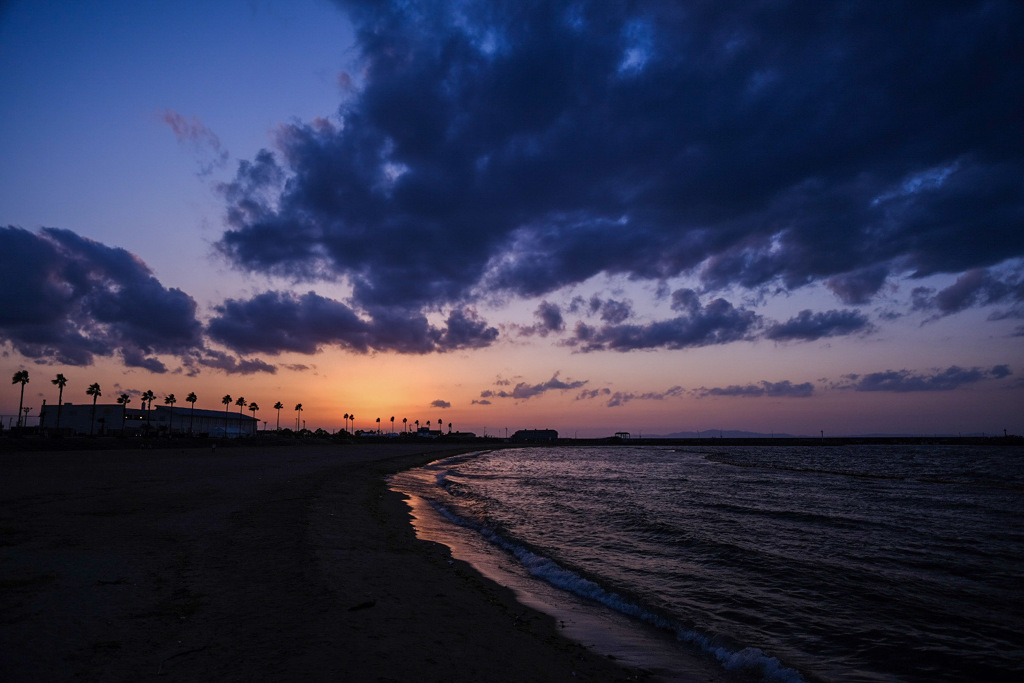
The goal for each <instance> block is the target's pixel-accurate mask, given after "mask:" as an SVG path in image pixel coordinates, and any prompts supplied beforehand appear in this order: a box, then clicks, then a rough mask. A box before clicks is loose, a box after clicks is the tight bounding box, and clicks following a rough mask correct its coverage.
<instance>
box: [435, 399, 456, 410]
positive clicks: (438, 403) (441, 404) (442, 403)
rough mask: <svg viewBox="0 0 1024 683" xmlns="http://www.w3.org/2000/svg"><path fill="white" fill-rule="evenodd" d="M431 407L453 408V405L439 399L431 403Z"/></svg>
mask: <svg viewBox="0 0 1024 683" xmlns="http://www.w3.org/2000/svg"><path fill="white" fill-rule="evenodd" d="M430 407H431V408H451V407H452V404H451V403H449V402H448V401H445V400H442V399H437V400H434V401H431V402H430Z"/></svg>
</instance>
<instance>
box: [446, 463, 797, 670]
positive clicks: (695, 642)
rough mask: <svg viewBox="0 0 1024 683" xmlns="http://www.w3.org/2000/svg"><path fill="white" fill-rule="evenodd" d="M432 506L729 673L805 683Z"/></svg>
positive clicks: (544, 575) (555, 581)
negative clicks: (670, 636)
mask: <svg viewBox="0 0 1024 683" xmlns="http://www.w3.org/2000/svg"><path fill="white" fill-rule="evenodd" d="M446 474H448V473H447V472H443V473H441V474H439V475H438V483H439V484H442V482H444V481H445V475H446ZM429 503H430V505H431V506H432V507H433V508H434V509H435V510H436V511H437V512H438V514H440V515H442V516H443V517H444V518H445V519H447V520H448V521H449V522H451V523H452V524H455V525H457V526H460V527H462V528H465V529H470V530H472V531H474V532H476V533H478V534H479V535H480V536H482V537H483V538H484V539H486V540H487V541H488V542H489V543H490V544H491V545H494V546H495V547H497V548H500V549H502V550H504V551H505V552H507V553H509V554H511V555H512V556H513V557H515V558H516V560H517V561H518V562H519V563H520V564H521V565H522V566H523V567H524V568H525V569H526V570H527V571H528V572H529V573H530V574H531V575H532V576H534V577H536V578H538V579H540V580H542V581H544V582H546V583H548V584H550V585H552V586H554V587H556V588H559V589H561V590H564V591H567V592H570V593H572V594H574V595H577V596H579V597H582V598H585V599H588V600H592V601H594V602H597V603H600V604H602V605H604V606H605V607H608V608H610V609H613V610H615V611H616V612H619V613H621V614H625V615H627V616H629V617H633V618H636V619H639V620H641V621H643V622H645V623H647V624H650V625H651V626H655V627H657V628H659V629H662V630H665V631H669V632H671V633H672V634H674V635H675V637H676V639H677V640H678V641H680V642H682V643H686V644H688V645H690V646H694V647H696V648H698V649H699V650H700V651H702V652H704V653H706V654H708V655H711V656H712V657H714V658H715V659H716V660H718V662H719V663H720V664H721V665H722V666H723V667H724V668H725V669H727V670H729V671H736V672H744V673H753V674H756V675H759V676H760V677H761V678H762V680H766V681H779V682H780V683H803V681H804V679H803V677H802V676H801V674H800V672H798V671H796V670H795V669H792V668H789V667H786V666H784V665H783V664H782V663H781V662H780V661H779V660H778V659H777V658H775V657H772V656H770V655H768V654H765V653H764V652H763V651H762V650H760V649H759V648H755V647H744V648H738V649H737V648H733V647H730V646H728V645H723V644H722V643H721V642H720V639H718V638H716V637H712V636H708V635H706V634H703V633H700V632H698V631H696V630H694V629H690V628H686V627H683V626H680V625H679V624H677V623H674V622H672V621H670V620H668V619H666V618H664V617H662V616H660V615H658V614H655V613H654V612H652V611H650V610H648V609H645V608H644V607H642V606H641V605H638V604H637V603H636V602H634V601H632V600H630V599H628V598H625V597H623V596H621V595H619V594H618V593H615V592H614V591H610V590H607V589H605V588H604V587H602V586H600V585H599V584H597V583H596V582H594V581H592V580H590V579H588V578H586V577H583V576H580V575H579V574H577V573H576V572H574V571H572V570H570V569H566V568H565V567H563V566H561V565H559V564H558V563H557V562H555V561H554V560H552V559H551V558H549V557H545V556H543V555H541V554H539V553H537V552H535V551H534V550H531V549H529V548H527V547H525V546H523V545H521V544H519V543H516V542H514V541H512V540H510V539H508V538H506V537H504V536H502V535H501V534H500V533H498V532H496V531H495V530H493V529H491V528H490V527H487V526H484V525H482V524H478V523H475V522H473V521H471V520H469V519H466V518H465V517H462V516H460V515H458V514H456V513H454V512H452V511H451V510H449V509H448V508H446V507H445V506H444V505H442V504H440V503H438V502H437V501H435V500H430V501H429Z"/></svg>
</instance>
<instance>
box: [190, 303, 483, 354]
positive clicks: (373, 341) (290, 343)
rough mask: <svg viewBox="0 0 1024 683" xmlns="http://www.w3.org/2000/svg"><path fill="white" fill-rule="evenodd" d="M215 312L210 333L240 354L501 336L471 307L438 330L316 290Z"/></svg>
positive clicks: (445, 344)
mask: <svg viewBox="0 0 1024 683" xmlns="http://www.w3.org/2000/svg"><path fill="white" fill-rule="evenodd" d="M216 312H217V315H216V316H215V317H214V318H212V319H211V320H210V323H209V325H208V328H207V333H208V334H209V336H210V338H211V339H213V340H214V341H217V342H220V343H222V344H224V345H225V346H227V347H229V348H231V349H233V350H235V351H237V352H239V353H254V352H263V353H270V354H278V353H284V352H288V351H291V352H297V353H306V354H312V353H316V352H317V351H318V350H319V349H320V348H321V347H323V346H325V345H335V346H339V347H341V348H344V349H347V350H350V351H354V352H357V353H368V352H370V351H397V352H399V353H427V352H431V351H452V350H456V349H466V348H479V347H483V346H487V345H489V344H491V343H492V342H493V341H494V340H495V339H496V338H497V336H498V331H497V330H496V329H495V328H493V327H488V326H487V324H486V322H484V321H483V320H481V319H480V318H479V316H478V315H477V314H476V313H475V311H473V310H471V309H453V310H452V311H451V312H450V313H449V315H448V319H447V321H446V324H445V326H444V327H443V328H437V327H434V326H432V325H431V324H430V323H429V322H428V321H427V319H426V317H425V316H422V315H419V314H414V313H410V312H409V311H407V310H404V309H387V308H378V309H376V310H375V311H373V315H372V317H370V318H369V319H366V318H363V317H361V316H360V315H358V314H357V313H356V312H355V311H354V310H353V309H352V308H350V307H349V306H346V305H345V304H343V303H341V302H339V301H335V300H333V299H328V298H326V297H322V296H320V295H319V294H316V293H315V292H307V293H306V294H303V295H301V296H296V295H295V294H292V293H290V292H277V291H269V292H264V293H262V294H258V295H256V296H254V297H252V298H251V299H248V300H244V301H242V300H237V299H228V300H227V301H225V302H224V303H223V304H221V305H220V306H217V307H216Z"/></svg>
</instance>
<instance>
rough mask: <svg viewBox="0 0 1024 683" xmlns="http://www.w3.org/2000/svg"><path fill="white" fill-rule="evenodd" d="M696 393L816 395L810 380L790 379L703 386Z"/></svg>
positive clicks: (704, 396)
mask: <svg viewBox="0 0 1024 683" xmlns="http://www.w3.org/2000/svg"><path fill="white" fill-rule="evenodd" d="M695 394H696V395H697V397H698V398H706V397H708V396H743V397H752V398H761V397H770V398H808V397H810V396H813V395H814V385H813V384H811V383H810V382H803V383H802V384H793V383H792V382H790V381H789V380H788V379H787V380H783V381H782V382H766V381H762V382H761V383H760V384H747V385H744V386H738V385H735V384H732V385H729V386H727V387H712V388H710V389H709V388H706V387H701V388H700V389H698V390H697V391H696V392H695Z"/></svg>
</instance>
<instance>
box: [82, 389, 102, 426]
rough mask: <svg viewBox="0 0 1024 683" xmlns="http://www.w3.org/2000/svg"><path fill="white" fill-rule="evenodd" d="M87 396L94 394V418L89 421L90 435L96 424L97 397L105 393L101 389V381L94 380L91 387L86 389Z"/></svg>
mask: <svg viewBox="0 0 1024 683" xmlns="http://www.w3.org/2000/svg"><path fill="white" fill-rule="evenodd" d="M85 395H86V396H92V419H91V421H90V422H89V436H92V433H93V428H94V427H95V426H96V399H98V398H99V397H100V396H102V395H103V392H101V391H100V385H99V382H93V383H92V384H90V385H89V388H88V389H86V390H85Z"/></svg>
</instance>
